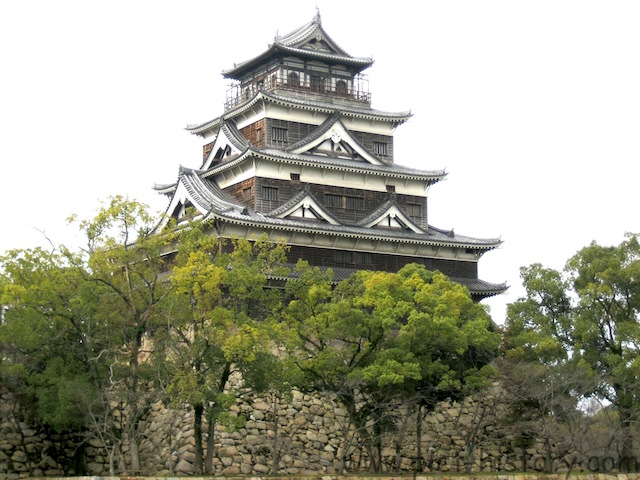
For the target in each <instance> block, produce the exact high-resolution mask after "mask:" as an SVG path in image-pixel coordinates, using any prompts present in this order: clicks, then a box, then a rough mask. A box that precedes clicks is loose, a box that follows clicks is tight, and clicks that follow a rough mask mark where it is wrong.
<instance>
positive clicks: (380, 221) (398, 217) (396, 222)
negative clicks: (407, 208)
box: [362, 204, 424, 233]
mask: <svg viewBox="0 0 640 480" xmlns="http://www.w3.org/2000/svg"><path fill="white" fill-rule="evenodd" d="M362 226H363V227H368V228H395V229H403V230H411V231H413V232H415V233H424V230H422V229H421V228H420V227H419V226H417V225H416V224H415V223H414V222H413V220H411V219H410V218H409V217H408V216H407V215H405V213H404V212H403V211H402V210H400V209H399V208H398V206H397V205H395V204H391V205H390V206H389V208H388V209H386V210H384V211H383V212H382V213H380V214H377V215H375V216H373V217H370V218H368V219H365V220H364V221H363V223H362Z"/></svg>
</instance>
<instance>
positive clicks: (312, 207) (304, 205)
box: [275, 195, 340, 225]
mask: <svg viewBox="0 0 640 480" xmlns="http://www.w3.org/2000/svg"><path fill="white" fill-rule="evenodd" d="M275 217H276V218H291V219H299V218H306V219H310V220H320V221H325V222H328V223H330V224H331V225H340V223H339V222H338V221H337V220H336V219H335V218H333V216H332V215H331V214H329V213H328V212H327V211H326V210H325V209H324V208H323V207H322V206H321V205H319V204H318V202H317V201H316V199H315V198H313V197H312V196H311V195H305V196H303V197H302V198H300V200H299V201H297V202H295V203H293V204H291V205H290V206H289V208H286V209H284V210H282V209H281V210H280V211H278V212H277V213H276V215H275Z"/></svg>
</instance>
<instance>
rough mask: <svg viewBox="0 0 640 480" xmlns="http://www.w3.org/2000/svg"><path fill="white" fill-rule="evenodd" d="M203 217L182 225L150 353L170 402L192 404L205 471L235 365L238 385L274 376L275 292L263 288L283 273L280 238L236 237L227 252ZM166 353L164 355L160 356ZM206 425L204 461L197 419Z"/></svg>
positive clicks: (264, 384) (267, 384) (261, 387)
mask: <svg viewBox="0 0 640 480" xmlns="http://www.w3.org/2000/svg"><path fill="white" fill-rule="evenodd" d="M205 230H206V225H202V224H201V225H195V224H194V225H192V226H191V228H190V229H189V230H188V231H186V232H182V235H181V238H180V241H179V242H178V255H177V257H176V263H175V266H174V267H173V270H172V274H171V284H172V285H173V291H172V294H171V296H170V298H169V304H170V306H171V307H170V310H169V314H168V316H167V328H166V329H164V332H163V336H160V335H157V336H156V338H157V340H158V342H157V345H158V347H161V348H158V350H157V352H156V354H157V356H158V357H160V358H161V359H163V362H164V364H165V371H166V373H167V374H168V378H167V387H166V390H167V392H168V394H169V396H170V397H171V399H172V403H173V404H174V405H175V406H180V405H183V404H188V405H190V406H191V407H192V408H193V410H194V431H195V447H196V452H195V453H196V458H195V469H196V472H197V473H201V472H202V470H203V466H204V470H205V471H206V472H207V473H212V469H213V466H212V463H213V453H214V438H215V437H214V433H215V426H216V424H217V423H223V424H229V423H230V422H231V421H232V420H233V418H232V417H231V416H230V415H229V411H228V409H229V407H230V406H231V404H233V403H234V401H235V397H234V395H233V392H232V391H230V390H229V381H230V378H231V375H232V374H233V373H234V372H236V371H237V372H240V373H242V376H243V381H244V386H245V388H251V389H253V390H254V392H263V391H266V390H267V389H269V388H272V387H274V386H275V385H276V384H278V383H279V381H280V379H279V378H278V372H281V369H280V368H279V364H280V362H279V360H278V359H277V358H276V356H275V355H274V354H273V353H272V337H271V334H270V332H271V329H270V328H268V327H269V325H271V324H272V322H273V316H274V312H275V311H276V310H277V309H278V307H279V305H280V301H281V296H280V294H279V293H278V291H277V290H275V289H272V288H267V287H268V283H269V281H270V278H271V277H272V276H283V275H286V273H287V272H286V271H284V270H282V265H283V264H284V263H285V253H286V251H285V248H284V246H283V245H278V244H273V243H270V242H267V241H266V239H264V238H260V239H258V240H257V241H249V240H246V239H239V240H237V241H235V242H233V245H232V247H233V249H232V251H231V252H229V253H222V251H223V250H224V246H223V245H219V244H218V242H217V241H216V239H215V238H213V237H211V236H209V235H207V233H206V231H205ZM165 358H166V360H164V359H165ZM205 417H206V419H207V420H208V423H209V431H208V438H207V448H206V459H205V460H206V461H205V462H204V465H203V453H204V452H203V451H204V447H203V443H202V439H203V420H204V418H205Z"/></svg>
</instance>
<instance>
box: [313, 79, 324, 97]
mask: <svg viewBox="0 0 640 480" xmlns="http://www.w3.org/2000/svg"><path fill="white" fill-rule="evenodd" d="M311 91H312V92H315V93H324V77H318V76H315V75H312V76H311Z"/></svg>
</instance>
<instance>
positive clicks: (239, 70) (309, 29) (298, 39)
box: [222, 14, 373, 80]
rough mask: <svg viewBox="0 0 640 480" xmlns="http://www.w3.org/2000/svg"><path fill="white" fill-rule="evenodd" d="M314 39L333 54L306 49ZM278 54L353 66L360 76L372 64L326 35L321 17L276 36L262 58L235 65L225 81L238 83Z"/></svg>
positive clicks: (257, 57) (228, 70) (229, 70)
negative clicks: (349, 51)
mask: <svg viewBox="0 0 640 480" xmlns="http://www.w3.org/2000/svg"><path fill="white" fill-rule="evenodd" d="M314 38H319V39H322V40H324V41H325V42H326V43H327V44H328V45H329V47H330V49H331V50H314V49H311V48H305V47H304V45H305V44H306V43H307V42H308V41H309V40H312V39H314ZM278 54H290V55H294V56H298V57H303V58H304V57H307V58H313V59H318V60H324V61H326V62H330V63H341V64H345V65H350V66H351V67H353V68H355V69H356V71H357V72H361V71H362V70H364V69H365V68H367V67H369V66H371V65H372V64H373V59H372V58H358V57H353V56H351V55H349V54H348V53H347V52H346V51H345V50H344V49H342V48H341V47H340V46H339V45H338V44H337V43H336V42H334V41H333V40H332V39H331V37H330V36H329V35H328V34H327V32H326V31H325V30H324V28H322V22H321V19H320V14H317V15H316V16H315V17H314V19H313V20H312V21H311V22H309V23H307V24H305V25H303V26H302V27H300V28H297V29H295V30H294V31H292V32H290V33H288V34H286V35H284V36H276V38H275V39H274V42H273V43H272V44H271V45H269V46H268V48H267V49H266V50H265V51H264V52H262V53H261V54H259V55H257V56H255V57H253V58H251V59H249V60H246V61H244V62H241V63H239V64H235V65H234V66H233V68H229V69H227V70H225V71H223V72H222V75H223V76H224V77H225V78H233V79H236V80H239V79H240V77H242V75H244V74H245V73H247V72H248V71H250V70H251V69H252V68H254V67H255V66H257V65H259V64H260V63H263V62H265V61H267V60H268V59H269V58H270V57H273V56H276V55H278Z"/></svg>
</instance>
